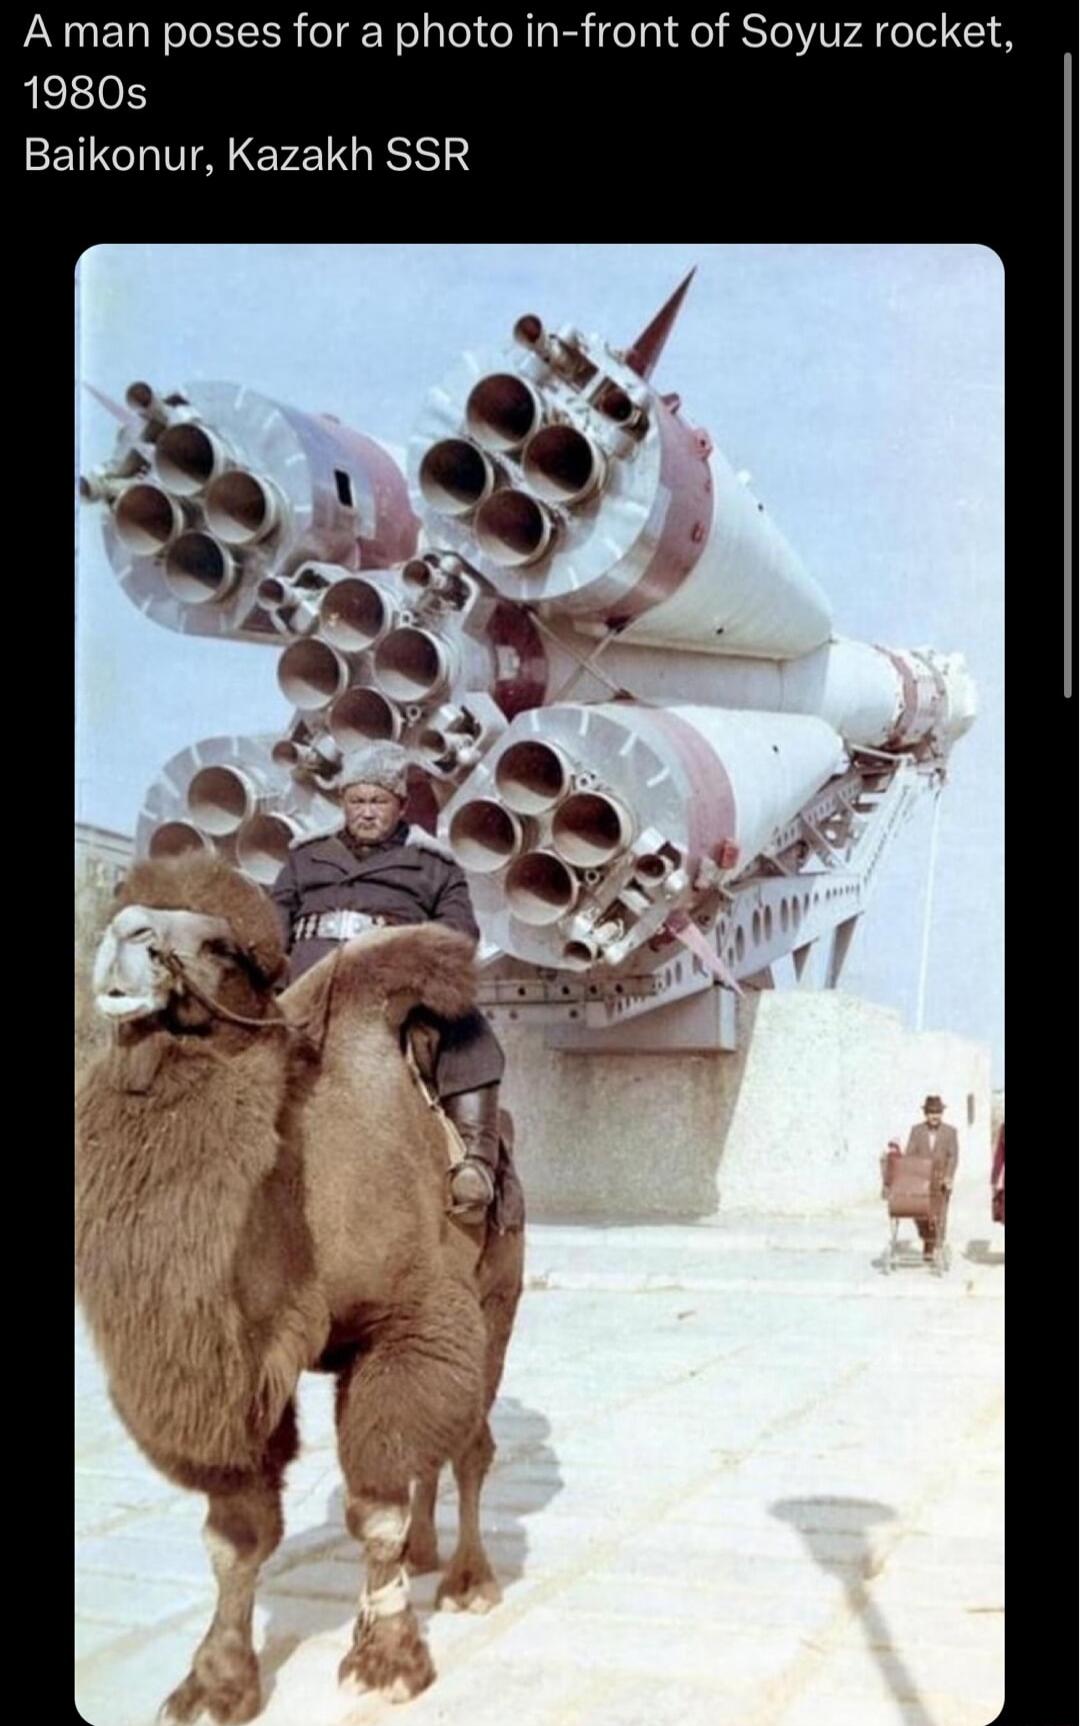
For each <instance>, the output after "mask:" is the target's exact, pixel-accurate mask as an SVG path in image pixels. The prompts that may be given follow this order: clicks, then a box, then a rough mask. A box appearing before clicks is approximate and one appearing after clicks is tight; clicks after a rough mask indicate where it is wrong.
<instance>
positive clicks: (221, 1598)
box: [158, 1479, 282, 1726]
mask: <svg viewBox="0 0 1080 1726" xmlns="http://www.w3.org/2000/svg"><path fill="white" fill-rule="evenodd" d="M209 1497H210V1507H209V1512H208V1514H207V1518H206V1522H205V1524H204V1526H203V1539H204V1541H205V1543H206V1548H207V1551H208V1552H209V1554H210V1562H211V1564H212V1565H213V1567H214V1576H215V1578H216V1580H217V1586H218V1601H217V1610H216V1611H215V1613H214V1617H213V1620H212V1622H211V1625H210V1628H209V1630H208V1631H207V1633H206V1635H205V1636H204V1637H203V1640H202V1642H201V1643H200V1645H199V1647H198V1649H197V1651H196V1654H195V1658H194V1660H193V1661H192V1663H191V1671H190V1672H189V1673H188V1675H187V1677H186V1678H185V1679H184V1682H183V1683H182V1684H180V1685H179V1686H178V1687H177V1688H176V1689H175V1690H174V1691H173V1693H172V1695H171V1696H170V1697H169V1698H168V1700H167V1701H166V1702H165V1704H164V1706H163V1707H162V1710H161V1712H160V1714H159V1715H158V1720H159V1722H160V1723H161V1726H189V1723H190V1722H193V1721H196V1720H199V1719H200V1718H202V1719H205V1718H209V1719H210V1720H213V1721H215V1722H217V1723H218V1726H235V1723H236V1722H240V1721H245V1720H254V1718H255V1716H256V1714H258V1712H259V1710H260V1708H261V1706H262V1698H261V1693H260V1688H259V1666H258V1661H257V1660H256V1658H255V1648H254V1645H253V1643H252V1637H251V1621H252V1613H253V1609H254V1604H255V1584H256V1582H257V1580H258V1575H259V1570H260V1568H261V1567H262V1565H263V1564H264V1563H265V1562H266V1560H267V1559H268V1558H269V1556H270V1554H271V1553H272V1552H273V1550H274V1548H275V1547H276V1546H277V1544H278V1542H279V1541H280V1539H281V1533H282V1519H281V1491H280V1486H279V1485H278V1484H276V1483H273V1482H270V1481H267V1480H259V1479H254V1480H252V1481H251V1483H250V1484H249V1485H247V1486H245V1487H243V1488H241V1489H240V1490H239V1491H237V1492H230V1493H228V1494H218V1493H211V1494H210V1495H209Z"/></svg>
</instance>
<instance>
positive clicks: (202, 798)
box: [187, 766, 266, 839]
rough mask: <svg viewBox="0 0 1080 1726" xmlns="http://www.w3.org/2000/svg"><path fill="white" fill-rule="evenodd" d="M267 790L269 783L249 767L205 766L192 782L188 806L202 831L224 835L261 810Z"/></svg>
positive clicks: (218, 837)
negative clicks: (260, 778)
mask: <svg viewBox="0 0 1080 1726" xmlns="http://www.w3.org/2000/svg"><path fill="white" fill-rule="evenodd" d="M265 794H266V787H265V785H263V784H262V783H260V781H259V779H258V778H256V776H255V774H254V772H253V770H251V769H249V768H244V767H225V766H220V767H203V768H201V769H200V770H199V772H198V773H196V774H195V776H194V777H193V779H192V780H191V783H190V784H189V785H188V788H187V806H188V809H189V810H190V812H191V819H192V820H193V821H194V823H195V825H196V827H198V828H199V830H200V831H201V832H202V833H207V834H210V835H211V836H212V837H213V838H216V839H221V838H225V837H227V836H228V835H230V834H233V833H236V832H238V831H239V830H240V828H241V827H242V826H243V824H244V822H245V821H247V820H249V819H250V818H251V817H252V816H253V815H255V814H256V813H257V812H258V807H259V800H260V798H261V797H263V796H265Z"/></svg>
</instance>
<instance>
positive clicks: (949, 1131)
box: [904, 1096, 960, 1259]
mask: <svg viewBox="0 0 1080 1726" xmlns="http://www.w3.org/2000/svg"><path fill="white" fill-rule="evenodd" d="M944 1114H945V1104H944V1103H943V1102H942V1100H941V1098H940V1097H936V1096H930V1097H927V1098H926V1100H925V1102H924V1103H923V1119H922V1120H921V1121H919V1122H918V1123H917V1125H915V1126H914V1127H912V1129H911V1131H910V1133H909V1134H908V1142H907V1145H906V1147H905V1149H904V1155H905V1156H906V1157H931V1158H932V1159H933V1162H934V1181H933V1190H934V1193H935V1195H936V1202H935V1205H934V1213H933V1215H932V1216H930V1217H928V1218H927V1219H926V1220H925V1221H924V1220H923V1219H922V1218H918V1217H917V1218H916V1220H915V1226H916V1228H917V1229H918V1231H919V1234H920V1236H921V1238H922V1244H923V1258H924V1259H929V1258H933V1256H934V1252H935V1249H936V1248H937V1247H940V1246H944V1244H945V1229H946V1224H947V1221H948V1215H949V1198H950V1195H951V1193H952V1190H953V1181H954V1179H955V1177H956V1162H957V1157H958V1156H959V1150H960V1147H959V1143H958V1141H957V1137H956V1128H955V1127H949V1126H946V1125H945V1122H944V1120H943V1118H942V1117H943V1116H944Z"/></svg>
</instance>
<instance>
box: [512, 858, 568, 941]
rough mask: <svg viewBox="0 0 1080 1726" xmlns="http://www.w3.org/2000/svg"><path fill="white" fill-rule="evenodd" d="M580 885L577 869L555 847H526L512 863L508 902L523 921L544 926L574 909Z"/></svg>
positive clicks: (520, 920)
mask: <svg viewBox="0 0 1080 1726" xmlns="http://www.w3.org/2000/svg"><path fill="white" fill-rule="evenodd" d="M579 891H580V889H579V886H578V882H577V879H576V877H575V875H574V873H573V871H572V870H571V869H570V868H569V867H568V866H567V864H565V863H564V862H563V860H562V858H561V857H557V856H556V855H555V853H554V851H526V852H525V853H524V855H522V856H520V857H517V858H516V859H515V860H514V862H513V863H511V865H510V869H509V871H508V873H507V877H506V903H507V906H508V907H509V910H510V914H511V916H513V917H516V918H517V919H518V921H519V922H520V923H528V924H530V925H532V927H534V928H543V927H545V926H546V925H547V924H549V923H558V922H560V921H561V919H562V918H563V917H565V916H566V914H567V912H568V911H572V910H573V908H574V905H575V904H576V902H577V897H578V893H579Z"/></svg>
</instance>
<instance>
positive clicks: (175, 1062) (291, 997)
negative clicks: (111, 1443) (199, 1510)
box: [77, 857, 523, 1722]
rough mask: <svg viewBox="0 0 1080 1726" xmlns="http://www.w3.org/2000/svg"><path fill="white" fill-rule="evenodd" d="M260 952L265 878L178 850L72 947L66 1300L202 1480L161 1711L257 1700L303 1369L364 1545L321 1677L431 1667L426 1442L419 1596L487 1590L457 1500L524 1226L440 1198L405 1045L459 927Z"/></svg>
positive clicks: (444, 970) (470, 1500) (441, 1152)
mask: <svg viewBox="0 0 1080 1726" xmlns="http://www.w3.org/2000/svg"><path fill="white" fill-rule="evenodd" d="M282 964H283V959H282V951H281V946H280V940H279V936H278V933H277V927H276V923H275V919H274V914H273V910H272V908H271V906H270V904H269V902H268V901H267V900H266V898H265V896H264V895H263V894H262V893H261V892H260V890H259V889H258V888H256V887H254V886H253V885H252V884H251V883H249V882H247V881H245V880H244V879H243V877H241V876H239V875H238V874H236V872H235V871H233V870H231V869H229V868H228V867H227V866H226V865H225V864H223V863H222V862H221V861H220V860H219V859H215V858H210V859H207V858H203V857H197V858H191V857H185V858H181V859H178V860H173V861H170V862H168V863H143V864H137V865H136V866H135V868H134V869H133V871H132V873H131V875H130V876H129V878H128V881H127V883H126V886H125V889H124V892H123V896H122V908H121V909H120V910H119V911H118V912H117V914H116V916H115V917H114V919H113V921H112V923H111V925H110V927H109V930H108V931H107V933H106V935H105V937H104V940H103V942H102V945H101V949H100V951H99V955H98V959H97V964H96V968H95V979H94V986H95V994H96V998H97V1002H98V1005H99V1007H101V1008H102V1010H103V1011H106V1012H107V1013H109V1014H110V1016H111V1017H112V1019H113V1022H114V1024H115V1026H116V1031H115V1040H114V1045H113V1047H112V1048H111V1049H110V1050H109V1051H108V1052H107V1053H106V1054H105V1055H104V1056H103V1057H101V1058H100V1059H99V1060H98V1061H97V1063H96V1064H95V1065H94V1066H93V1068H92V1069H91V1071H90V1072H89V1074H88V1075H87V1078H86V1080H85V1082H84V1083H83V1085H82V1087H81V1090H80V1096H79V1101H78V1126H79V1138H80V1149H79V1160H78V1174H77V1282H78V1290H79V1296H80V1299H81V1302H82V1306H83V1309H84V1311H85V1314H86V1317H87V1320H88V1322H89V1325H90V1328H91V1331H92V1333H93V1336H94V1340H95V1343H96V1345H97V1348H98V1350H99V1352H100V1354H101V1357H102V1359H103V1361H104V1364H105V1368H106V1371H107V1373H108V1377H109V1384H110V1389H111V1393H112V1397H113V1401H114V1403H115V1405H116V1408H117V1410H118V1412H119V1414H120V1416H121V1418H122V1419H123V1421H124V1423H125V1425H126V1426H127V1428H128V1430H129V1431H130V1433H131V1434H132V1436H133V1437H134V1438H135V1440H136V1441H137V1443H138V1444H139V1446H140V1447H141V1449H142V1450H143V1451H144V1452H145V1454H146V1455H147V1456H148V1457H149V1458H150V1460H151V1461H152V1462H153V1463H154V1464H155V1465H156V1466H157V1467H158V1468H159V1469H160V1470H161V1471H162V1472H163V1473H164V1474H166V1475H167V1476H168V1477H169V1478H170V1479H172V1480H174V1481H176V1482H177V1483H178V1484H179V1485H181V1486H185V1487H189V1488H193V1489H195V1490H199V1491H202V1492H205V1493H206V1494H207V1498H208V1501H209V1509H208V1515H207V1519H206V1524H205V1538H206V1544H207V1547H208V1550H209V1554H210V1559H211V1563H212V1565H213V1569H214V1574H215V1577H216V1580H217V1586H218V1601H217V1609H216V1611H215V1613H214V1617H213V1621H212V1623H211V1625H210V1628H209V1630H208V1632H207V1634H206V1636H205V1637H204V1639H203V1641H202V1643H201V1644H200V1646H199V1648H198V1649H197V1651H196V1653H195V1656H194V1659H193V1662H192V1666H191V1671H190V1673H189V1674H188V1676H187V1677H186V1678H185V1679H184V1681H183V1683H182V1684H180V1685H179V1687H178V1688H177V1689H176V1690H174V1691H173V1693H172V1695H171V1696H170V1697H169V1698H168V1701H167V1703H166V1705H165V1708H164V1710H163V1717H164V1719H165V1720H166V1721H174V1722H189V1721H193V1720H195V1719H196V1718H197V1717H199V1716H200V1715H204V1716H205V1715H208V1716H209V1717H210V1718H211V1719H213V1720H214V1721H218V1722H235V1721H245V1720H250V1719H252V1718H253V1717H254V1716H255V1715H256V1714H257V1713H258V1712H259V1709H260V1706H261V1700H260V1688H259V1673H258V1665H257V1661H256V1657H255V1652H254V1648H253V1645H252V1608H253V1602H254V1595H255V1586H256V1581H257V1577H258V1573H259V1569H260V1566H261V1565H262V1564H263V1563H264V1562H265V1560H266V1559H267V1558H268V1557H269V1555H270V1554H271V1553H272V1552H273V1551H274V1548H275V1547H276V1546H277V1544H278V1542H279V1541H280V1539H281V1535H282V1516H281V1488H282V1478H283V1474H284V1470H285V1467H286V1465H287V1463H288V1462H289V1461H290V1460H291V1458H292V1457H293V1456H294V1455H295V1453H296V1449H297V1430H296V1420H295V1403H294V1397H295V1393H296V1388H297V1380H298V1378H299V1375H300V1373H301V1372H302V1371H303V1370H304V1369H305V1368H310V1367H320V1368H322V1369H323V1370H331V1371H334V1372H336V1374H337V1399H336V1411H337V1434H338V1450H339V1455H340V1460H341V1467H342V1471H343V1474H344V1477H345V1484H346V1495H347V1509H346V1522H347V1525H348V1527H349V1530H350V1531H351V1533H352V1534H353V1535H354V1536H355V1537H356V1539H357V1540H359V1541H360V1542H362V1544H363V1548H364V1554H365V1557H366V1562H367V1580H366V1586H365V1588H364V1592H363V1594H362V1596H361V1600H360V1609H359V1615H358V1618H357V1623H356V1627H355V1631H354V1635H353V1641H352V1646H351V1648H350V1650H349V1652H348V1654H347V1655H346V1657H345V1659H344V1660H343V1661H342V1663H341V1667H340V1670H339V1676H340V1678H341V1680H342V1681H343V1682H351V1683H354V1684H356V1685H357V1686H359V1687H362V1688H365V1689H376V1690H379V1691H381V1692H382V1693H384V1694H385V1695H388V1696H391V1697H393V1698H395V1699H398V1700H402V1699H407V1698H408V1697H411V1696H414V1695H416V1694H417V1693H418V1692H419V1691H420V1690H422V1689H423V1688H424V1687H425V1686H426V1685H427V1684H429V1683H430V1682H431V1679H432V1678H433V1676H434V1669H433V1666H432V1662H431V1657H430V1654H429V1652H428V1649H427V1646H426V1644H425V1642H424V1640H423V1637H422V1635H421V1632H420V1629H419V1626H418V1624H417V1620H416V1616H415V1614H414V1612H413V1609H412V1607H411V1606H410V1604H409V1591H408V1570H407V1567H409V1566H411V1567H412V1568H414V1569H430V1568H433V1567H434V1565H435V1564H436V1563H437V1554H436V1544H435V1531H434V1522H433V1509H434V1501H435V1487H436V1481H437V1478H438V1470H439V1468H440V1466H441V1465H442V1464H443V1463H444V1462H445V1461H447V1460H450V1461H451V1462H452V1463H453V1465H454V1469H455V1472H456V1475H457V1480H458V1486H459V1494H460V1507H461V1508H460V1531H459V1539H458V1546H457V1550H456V1551H455V1553H454V1555H453V1558H452V1559H451V1562H450V1565H449V1568H448V1570H447V1572H446V1575H445V1577H444V1578H443V1580H442V1582H441V1585H440V1590H439V1599H440V1602H441V1603H442V1604H443V1605H446V1606H449V1607H455V1606H456V1607H458V1608H471V1609H473V1610H484V1609H486V1607H487V1606H488V1605H490V1604H493V1603H494V1602H495V1601H497V1600H498V1598H499V1592H498V1588H497V1585H496V1583H495V1579H494V1576H493V1574H492V1570H491V1566H490V1564H489V1563H488V1560H487V1557H486V1554H485V1552H484V1549H483V1544H482V1542H481V1538H480V1529H479V1497H480V1489H481V1485H482V1483H483V1479H484V1475H485V1473H486V1471H487V1469H488V1466H489V1464H490V1462H491V1458H492V1455H493V1453H494V1444H493V1442H492V1438H491V1433H490V1430H489V1427H488V1423H487V1413H488V1410H489V1409H490V1406H491V1403H492V1400H493V1398H494V1395H495V1391H496V1388H497V1385H498V1382H499V1377H500V1374H501V1371H502V1364H503V1356H504V1353H505V1350H506V1344H507V1341H508V1339H509V1335H510V1330H511V1326H512V1324H513V1318H514V1311H515V1307H516V1305H517V1299H518V1295H519V1293H520V1288H521V1266H522V1256H523V1247H522V1235H521V1234H520V1232H511V1233H507V1234H503V1235H499V1234H496V1233H495V1231H494V1230H493V1229H491V1230H490V1231H488V1230H485V1228H484V1227H482V1226H481V1227H478V1228H462V1227H461V1226H460V1225H459V1224H457V1223H455V1222H450V1221H449V1220H448V1219H447V1217H446V1215H445V1170H446V1148H445V1141H444V1138H443V1133H442V1130H441V1128H440V1126H439V1125H438V1123H437V1121H436V1120H435V1119H434V1117H433V1115H432V1113H431V1111H430V1110H429V1108H428V1107H427V1106H426V1104H425V1103H424V1101H423V1099H422V1098H421V1096H420V1094H419V1092H418V1090H417V1088H416V1086H415V1084H414V1083H413V1080H412V1079H411V1078H410V1076H409V1073H408V1071H407V1069H406V1066H405V1063H404V1062H403V1060H402V1059H401V1053H400V1046H399V1027H400V1025H401V1022H402V1020H403V1018H404V1017H405V1015H406V1014H407V1013H408V1011H409V1010H410V1008H411V1007H413V1006H414V1005H415V1004H417V1003H422V1004H424V1005H426V1006H427V1007H429V1008H430V1009H431V1010H432V1011H433V1012H435V1013H438V1014H441V1015H443V1016H445V1017H453V1016H455V1015H457V1014H460V1013H461V1012H462V1011H464V1010H465V1009H466V1008H467V1007H468V1006H470V1005H471V1004H472V997H473V976H472V964H471V947H470V944H469V943H468V942H467V941H466V940H464V939H463V937H461V936H459V935H456V934H454V933H453V932H451V931H450V930H447V929H445V928H441V927H439V926H438V925H436V924H424V925H420V926H417V927H410V928H396V929H384V930H378V931H375V932H373V933H372V934H370V935H367V936H365V937H363V938H362V939H361V940H359V941H356V942H351V943H349V944H348V945H347V946H345V947H343V948H342V949H341V951H340V954H339V955H338V956H337V958H336V960H326V961H323V963H322V964H320V965H318V966H316V967H315V968H314V969H313V970H311V971H310V972H308V973H307V974H306V975H305V976H304V977H303V978H301V980H300V981H299V982H297V983H295V984H294V985H293V986H292V987H291V988H290V989H288V990H287V991H286V992H285V993H284V994H283V995H281V996H280V997H275V995H274V993H273V988H272V985H273V983H274V981H275V980H276V978H277V977H278V976H279V975H280V973H281V970H282ZM211 1003H212V1004H211ZM240 1020H253V1021H256V1022H257V1024H258V1026H259V1027H262V1028H256V1027H255V1026H254V1025H251V1024H245V1023H240V1022H237V1021H240ZM301 1025H302V1026H303V1027H305V1030H304V1033H303V1034H300V1033H299V1032H298V1031H297V1030H296V1029H295V1027H298V1026H301ZM287 1026H292V1027H294V1029H293V1030H291V1031H290V1030H289V1029H287V1028H286V1027H287ZM267 1027H269V1028H267ZM410 1512H411V1514H410Z"/></svg>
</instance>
